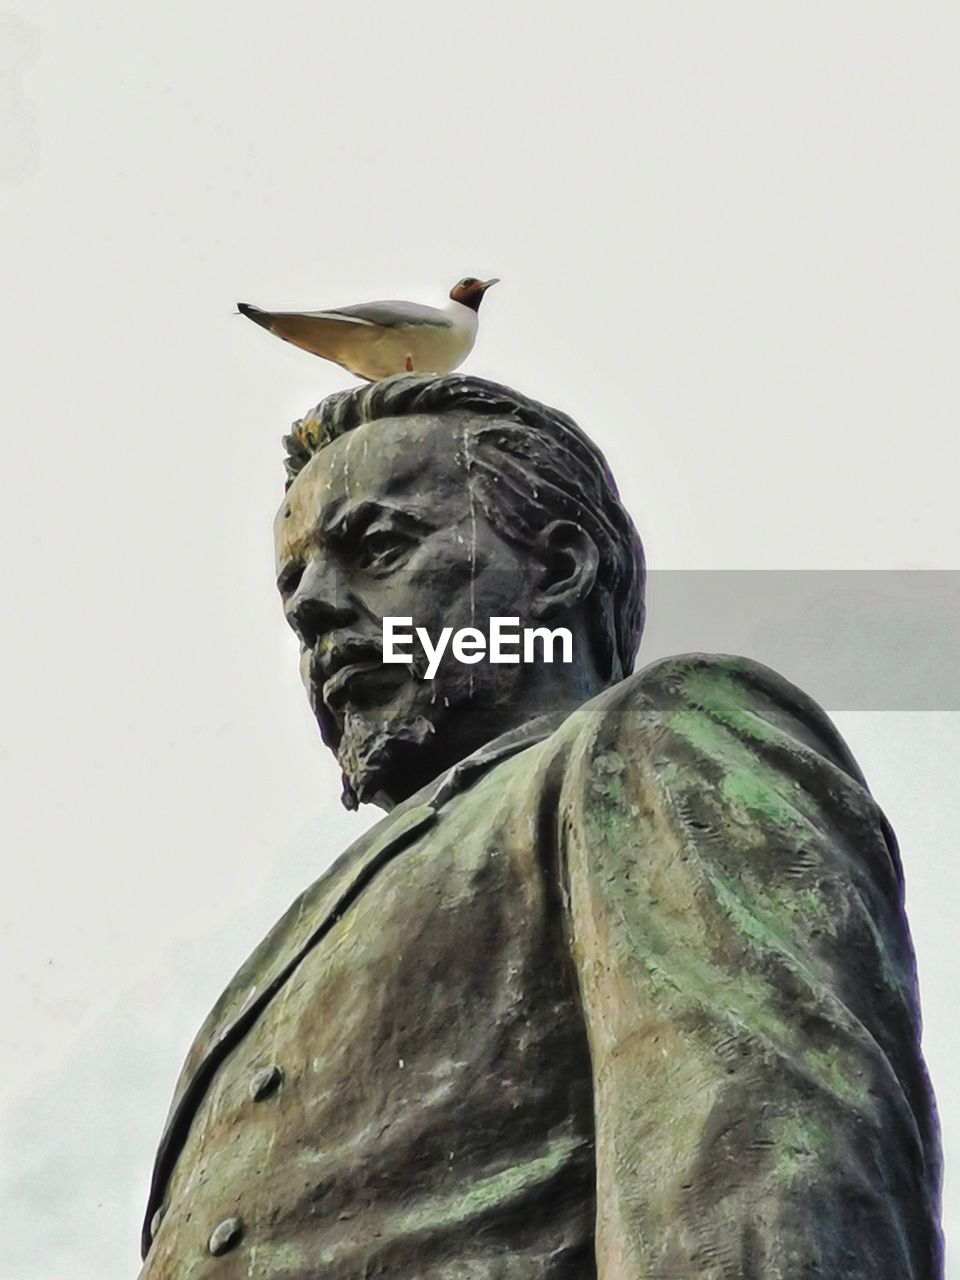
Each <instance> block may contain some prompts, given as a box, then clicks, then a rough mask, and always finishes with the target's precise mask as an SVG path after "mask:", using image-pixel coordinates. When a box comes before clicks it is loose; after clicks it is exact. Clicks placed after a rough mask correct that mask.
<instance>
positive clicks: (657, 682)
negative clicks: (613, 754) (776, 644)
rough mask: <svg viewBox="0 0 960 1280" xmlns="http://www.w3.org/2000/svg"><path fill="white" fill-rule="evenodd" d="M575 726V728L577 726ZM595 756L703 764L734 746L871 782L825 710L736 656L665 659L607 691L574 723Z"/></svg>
mask: <svg viewBox="0 0 960 1280" xmlns="http://www.w3.org/2000/svg"><path fill="white" fill-rule="evenodd" d="M574 720H575V721H576V722H577V723H576V725H574V724H573V723H572V721H574ZM570 728H571V729H574V730H575V731H576V733H577V736H578V737H579V739H580V744H581V748H583V749H586V750H588V751H589V752H590V753H591V754H593V755H596V754H597V753H599V754H603V753H604V752H609V751H611V750H615V751H616V750H621V749H623V750H633V751H636V750H647V749H650V748H652V747H654V746H656V747H657V749H658V751H660V752H661V753H665V754H666V755H670V756H673V755H676V754H678V753H679V754H681V755H682V756H683V757H684V758H685V759H686V760H689V761H691V762H692V761H693V760H694V759H695V758H700V759H701V760H702V759H703V758H705V757H710V756H713V755H715V754H716V752H717V751H718V750H722V749H723V748H724V746H726V747H727V748H728V749H730V750H735V749H736V747H735V746H734V744H735V743H739V744H742V745H743V746H744V747H745V748H746V749H750V748H758V749H759V748H769V747H771V746H772V745H773V743H774V741H776V742H779V743H780V744H781V745H787V746H788V745H789V744H790V743H794V744H796V746H797V748H798V749H800V748H802V749H804V750H807V751H813V752H815V753H816V754H817V755H819V756H822V757H825V758H826V759H827V760H829V762H830V763H831V764H832V765H834V766H836V767H838V768H839V769H841V770H842V771H843V772H844V773H846V774H848V775H849V776H850V777H851V778H852V779H853V780H854V781H855V782H857V783H859V784H860V785H865V784H864V782H863V776H862V774H861V773H860V770H859V768H858V766H857V764H856V761H855V760H854V758H853V756H852V754H851V753H850V750H849V748H848V747H847V745H846V743H845V742H844V740H843V738H842V737H841V735H840V733H839V731H838V730H837V728H836V726H835V725H834V724H833V722H832V721H831V719H830V717H829V716H828V715H827V714H826V712H825V711H824V710H823V709H822V708H821V707H820V706H819V705H818V704H817V703H816V702H815V701H814V700H813V698H811V697H810V696H809V695H808V694H806V693H805V692H804V691H803V690H802V689H799V688H798V687H797V686H796V685H794V684H792V683H791V682H790V681H789V680H787V679H786V678H785V677H784V676H782V675H780V674H779V673H778V672H776V671H774V670H772V669H771V668H770V667H767V666H764V664H763V663H761V662H756V661H754V660H753V659H751V658H744V657H740V656H738V655H733V654H713V653H685V654H680V655H677V656H675V657H670V658H662V659H660V660H658V661H656V662H653V663H651V664H650V665H649V666H646V667H643V668H642V669H641V670H639V671H636V672H634V674H633V675H631V676H628V677H627V678H626V679H624V680H621V681H619V682H618V683H617V684H615V685H613V686H611V687H610V688H609V689H606V690H604V692H603V693H602V694H600V695H599V696H598V697H596V698H594V699H592V701H591V702H589V703H586V704H585V705H584V706H583V707H581V708H580V711H579V712H578V713H577V714H576V716H575V717H572V718H571V724H570Z"/></svg>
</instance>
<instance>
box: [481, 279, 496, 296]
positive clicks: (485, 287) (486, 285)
mask: <svg viewBox="0 0 960 1280" xmlns="http://www.w3.org/2000/svg"><path fill="white" fill-rule="evenodd" d="M499 283H500V277H499V276H494V277H493V279H492V280H484V281H483V291H484V293H486V291H487V290H488V289H489V288H490V286H491V285H492V284H499Z"/></svg>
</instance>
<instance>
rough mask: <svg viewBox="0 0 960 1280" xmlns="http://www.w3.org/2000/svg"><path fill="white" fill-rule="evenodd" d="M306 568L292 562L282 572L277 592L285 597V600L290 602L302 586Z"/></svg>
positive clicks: (278, 580) (296, 562)
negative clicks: (301, 582)
mask: <svg viewBox="0 0 960 1280" xmlns="http://www.w3.org/2000/svg"><path fill="white" fill-rule="evenodd" d="M303 570H304V566H303V565H302V564H300V563H299V562H298V561H296V560H291V561H290V563H289V564H285V565H284V566H283V568H282V569H281V570H280V574H279V576H278V578H277V590H278V591H279V592H280V594H281V596H283V598H284V600H288V599H289V598H290V596H292V595H293V593H294V592H295V591H296V589H297V587H299V585H300V580H301V578H302V577H303Z"/></svg>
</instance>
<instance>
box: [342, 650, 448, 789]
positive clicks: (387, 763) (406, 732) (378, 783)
mask: <svg viewBox="0 0 960 1280" xmlns="http://www.w3.org/2000/svg"><path fill="white" fill-rule="evenodd" d="M386 692H387V690H385V689H384V690H381V696H380V697H376V696H374V697H373V698H372V700H367V699H363V698H360V699H358V700H356V701H355V700H353V699H351V701H349V702H348V703H347V704H346V705H345V706H344V707H343V709H342V710H341V712H340V714H339V715H338V716H337V717H334V716H333V715H332V713H331V712H330V710H329V708H327V707H326V706H325V705H324V704H323V703H322V702H321V703H320V704H319V705H318V706H316V714H317V721H318V723H319V725H320V733H321V736H322V737H323V740H324V742H325V743H326V745H327V746H328V747H329V748H330V749H331V750H332V751H333V753H334V755H335V756H336V757H337V761H338V763H339V765H340V769H341V777H342V783H343V790H342V792H341V797H340V798H341V801H342V803H343V806H344V808H346V809H357V808H359V806H360V805H361V804H367V803H370V802H376V801H377V799H378V797H380V796H394V797H395V796H396V795H398V794H399V793H400V792H401V791H404V790H405V789H406V788H404V786H403V775H404V774H411V773H412V774H414V775H415V776H418V777H419V776H420V775H421V774H422V772H423V770H422V764H423V753H424V751H426V752H428V753H429V752H430V750H431V742H432V741H433V740H435V738H436V734H437V729H438V725H439V722H440V719H441V717H442V715H443V713H444V712H445V711H446V706H445V704H444V700H443V699H441V698H440V697H439V696H438V694H437V690H436V686H435V685H431V684H430V683H428V682H424V681H422V680H420V679H417V677H416V674H415V673H414V672H413V671H410V672H409V679H407V680H404V681H403V682H402V684H400V686H399V687H394V688H393V689H392V690H390V696H389V698H388V699H386V698H384V697H383V696H382V694H384V693H386ZM418 758H419V763H420V765H421V767H420V768H419V769H418V768H417V764H416V763H414V761H415V760H417V759H418ZM414 789H416V788H414Z"/></svg>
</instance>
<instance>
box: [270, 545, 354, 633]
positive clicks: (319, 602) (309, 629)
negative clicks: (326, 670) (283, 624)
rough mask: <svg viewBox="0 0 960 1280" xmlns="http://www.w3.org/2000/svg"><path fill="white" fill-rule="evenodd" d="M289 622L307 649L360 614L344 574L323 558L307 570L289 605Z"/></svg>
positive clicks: (317, 559)
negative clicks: (343, 579)
mask: <svg viewBox="0 0 960 1280" xmlns="http://www.w3.org/2000/svg"><path fill="white" fill-rule="evenodd" d="M285 613H286V616H287V621H288V622H289V624H290V626H291V627H292V628H293V630H294V631H295V632H296V634H297V636H298V638H299V640H300V643H301V644H302V645H303V646H304V647H305V648H307V649H314V648H316V645H317V642H318V640H319V639H320V638H321V636H323V635H325V634H326V633H327V632H328V631H330V630H332V629H333V628H334V627H337V626H342V625H343V624H344V623H347V622H351V621H353V619H354V618H355V617H356V613H357V610H356V605H355V603H354V600H353V597H352V595H351V593H350V592H349V590H348V589H347V587H346V586H345V584H344V582H343V581H342V578H341V576H340V574H338V573H337V571H336V569H335V567H334V566H333V565H332V564H331V563H330V561H329V560H321V559H320V558H319V557H317V558H315V559H313V560H311V561H310V563H309V564H308V565H307V567H306V568H305V569H304V572H303V576H302V577H301V579H300V582H299V583H298V584H297V589H296V591H294V593H293V595H292V596H291V597H290V599H289V600H288V601H287V604H286V607H285Z"/></svg>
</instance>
